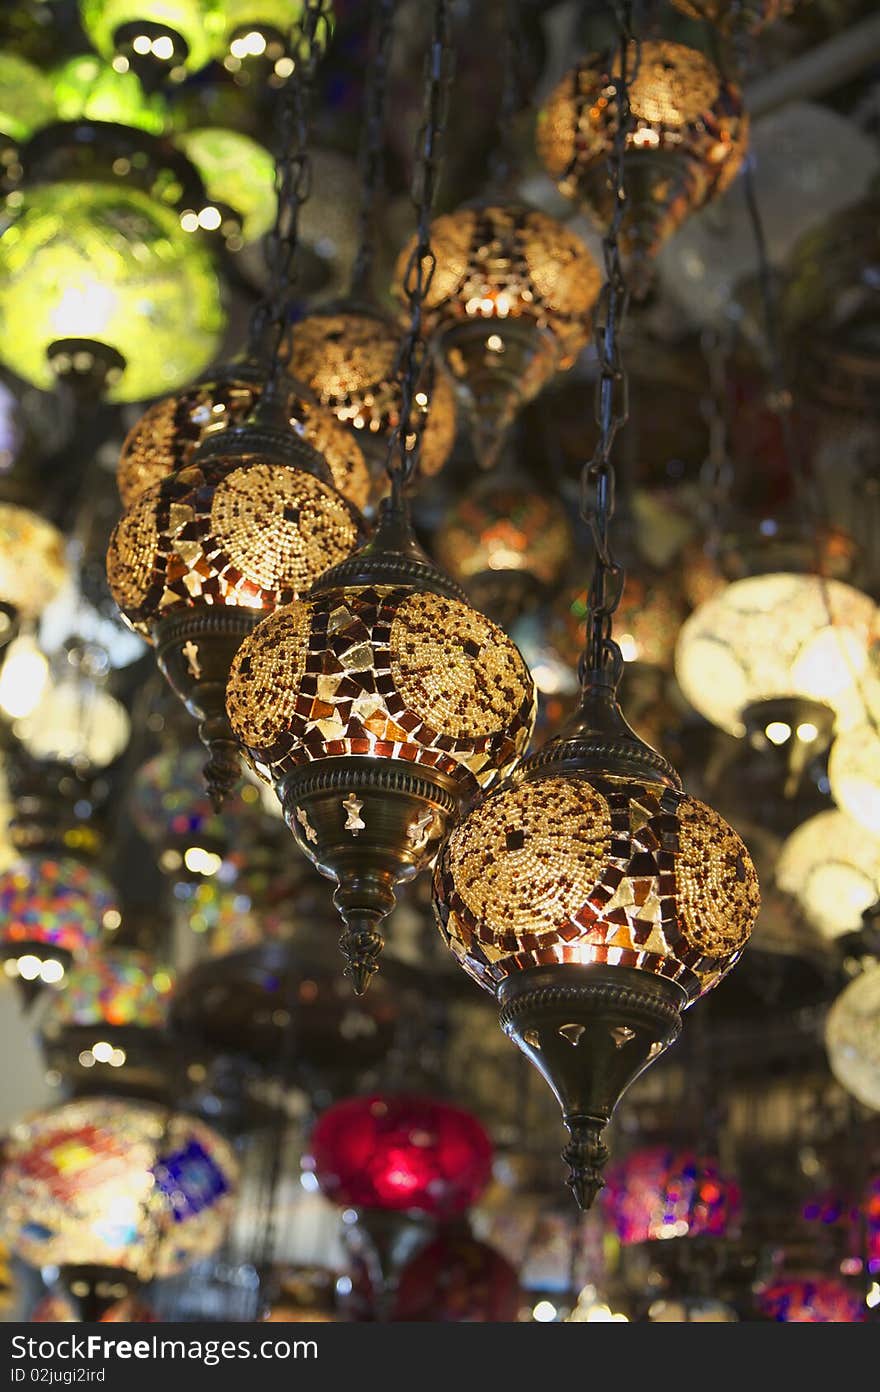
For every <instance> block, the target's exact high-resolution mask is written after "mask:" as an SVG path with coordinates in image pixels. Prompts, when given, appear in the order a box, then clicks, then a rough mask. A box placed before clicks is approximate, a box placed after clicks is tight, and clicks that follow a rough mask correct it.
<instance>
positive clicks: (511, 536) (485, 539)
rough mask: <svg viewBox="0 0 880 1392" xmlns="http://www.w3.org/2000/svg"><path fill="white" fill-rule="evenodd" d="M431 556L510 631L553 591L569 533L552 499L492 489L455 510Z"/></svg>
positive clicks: (470, 495) (567, 552) (472, 494)
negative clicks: (524, 612) (520, 617)
mask: <svg viewBox="0 0 880 1392" xmlns="http://www.w3.org/2000/svg"><path fill="white" fill-rule="evenodd" d="M434 549H435V553H436V556H437V560H438V561H439V562H440V564H441V565H442V566H443V568H444V570H446V571H447V572H448V574H450V575H451V576H452V578H453V579H454V580H457V581H458V582H459V583H460V584H461V585H463V586H464V588H465V589H466V590H467V593H468V595H469V596H470V598H471V599H472V600H473V602H474V604H476V605H477V607H478V608H479V609H482V610H483V611H484V612H485V613H487V614H489V615H490V616H491V617H492V618H493V619H495V620H496V621H497V622H498V623H501V624H504V625H505V626H509V625H510V624H512V623H514V622H515V621H516V619H517V618H518V617H519V615H521V614H522V612H523V611H524V610H526V609H529V608H532V607H534V606H535V605H538V604H540V603H541V601H542V600H543V599H546V598H547V596H548V595H549V594H551V593H552V592H553V590H554V589H555V588H556V586H557V585H558V583H559V581H560V579H561V576H562V573H563V571H564V569H565V566H566V564H567V563H568V560H569V558H570V556H571V549H572V532H571V525H570V523H569V520H568V516H567V514H566V512H565V509H564V508H563V506H562V504H561V503H559V502H558V500H557V499H555V498H553V497H551V496H550V495H548V494H544V493H539V492H537V491H536V490H534V489H529V488H525V487H517V486H509V485H504V484H501V483H499V484H494V483H493V484H492V485H491V486H490V487H488V488H487V487H486V486H485V485H483V486H480V487H478V488H475V489H469V490H468V492H467V493H465V494H464V496H463V497H462V498H461V499H460V500H459V501H458V502H457V503H455V504H454V505H453V507H452V508H451V509H450V511H449V512H448V513H447V515H446V517H445V518H444V519H443V521H442V522H441V524H440V527H439V528H438V531H437V535H436V539H435V543H434Z"/></svg>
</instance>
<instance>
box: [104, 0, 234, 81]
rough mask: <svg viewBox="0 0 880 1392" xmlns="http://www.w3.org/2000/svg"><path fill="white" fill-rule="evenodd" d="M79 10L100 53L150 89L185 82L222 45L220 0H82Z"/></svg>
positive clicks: (216, 55)
mask: <svg viewBox="0 0 880 1392" xmlns="http://www.w3.org/2000/svg"><path fill="white" fill-rule="evenodd" d="M79 11H80V22H81V24H82V27H83V29H84V30H85V32H86V34H87V35H88V37H89V39H90V40H91V42H92V43H93V44H94V46H95V48H96V49H97V50H98V52H99V53H100V54H101V57H102V58H105V59H106V60H107V62H108V63H112V64H113V66H114V67H115V68H116V70H117V72H123V73H125V72H128V71H129V69H131V70H132V71H133V72H134V73H136V74H137V76H138V77H139V78H140V80H141V82H142V83H143V84H144V86H145V87H147V88H148V89H149V88H155V87H157V86H159V85H160V84H161V83H163V82H165V81H167V80H169V79H170V80H171V81H172V82H182V81H183V79H184V78H185V77H186V76H187V74H188V73H196V72H199V71H200V69H202V68H204V67H205V66H206V65H207V64H208V63H210V62H211V60H212V59H213V58H216V57H218V56H219V54H220V52H221V51H222V35H223V27H224V14H223V11H224V4H223V3H222V0H80V4H79Z"/></svg>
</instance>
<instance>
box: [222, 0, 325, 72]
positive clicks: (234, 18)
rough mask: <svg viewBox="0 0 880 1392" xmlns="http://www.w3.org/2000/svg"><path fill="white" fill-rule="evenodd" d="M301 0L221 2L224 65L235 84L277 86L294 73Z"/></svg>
mask: <svg viewBox="0 0 880 1392" xmlns="http://www.w3.org/2000/svg"><path fill="white" fill-rule="evenodd" d="M304 8H305V6H304V3H303V0H223V3H222V6H221V9H222V45H221V47H222V49H223V50H224V54H223V66H224V67H225V68H226V70H227V71H228V72H231V73H234V74H235V78H236V81H237V82H239V83H241V82H242V80H244V81H245V82H254V83H255V84H256V83H260V84H262V83H267V84H268V85H269V86H270V87H280V86H281V84H282V83H284V82H286V81H287V79H288V78H289V77H290V76H291V75H292V74H293V73H294V72H295V70H296V64H297V59H298V58H299V57H300V56H301V53H300V50H299V45H298V44H297V36H298V33H299V29H298V25H299V23H300V22H301V20H302V15H303V10H304ZM332 26H333V18H332V10H328V28H327V31H326V33H325V34H322V35H321V39H322V42H323V43H324V44H325V45H326V44H327V43H328V42H329V40H330V36H331V34H332V32H333V27H332Z"/></svg>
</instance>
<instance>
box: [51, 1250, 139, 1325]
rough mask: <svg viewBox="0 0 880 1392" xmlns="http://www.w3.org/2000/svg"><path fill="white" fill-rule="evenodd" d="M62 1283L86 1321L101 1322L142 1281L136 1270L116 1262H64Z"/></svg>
mask: <svg viewBox="0 0 880 1392" xmlns="http://www.w3.org/2000/svg"><path fill="white" fill-rule="evenodd" d="M58 1284H59V1285H60V1287H61V1289H62V1290H63V1291H64V1294H65V1297H66V1298H67V1300H69V1302H70V1304H71V1305H72V1306H73V1308H74V1309H75V1311H76V1314H77V1317H78V1319H80V1320H81V1321H82V1323H83V1324H97V1323H98V1321H99V1320H100V1319H102V1318H103V1316H104V1315H106V1313H107V1311H108V1310H109V1309H110V1308H111V1307H112V1306H113V1305H115V1304H117V1302H118V1301H120V1300H125V1298H126V1296H129V1295H133V1294H134V1292H135V1291H136V1290H138V1289H139V1288H140V1285H141V1282H140V1280H139V1279H138V1277H137V1276H135V1274H134V1272H133V1271H126V1270H125V1269H124V1268H122V1267H116V1266H98V1265H91V1264H89V1265H83V1266H62V1267H59V1269H58Z"/></svg>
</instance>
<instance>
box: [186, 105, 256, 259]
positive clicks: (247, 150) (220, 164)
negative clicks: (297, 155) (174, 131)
mask: <svg viewBox="0 0 880 1392" xmlns="http://www.w3.org/2000/svg"><path fill="white" fill-rule="evenodd" d="M177 144H178V145H179V146H180V148H181V149H182V150H183V151H184V153H185V154H186V155H188V156H189V158H190V159H191V160H192V162H193V164H194V165H195V167H196V169H197V170H198V171H199V174H200V175H201V177H202V182H203V183H204V185H205V189H206V190H207V193H208V197H209V198H212V199H214V200H215V202H217V203H224V204H226V206H227V207H229V208H231V209H232V210H233V211H234V212H235V213H237V215H238V217H239V218H240V219H241V224H242V236H243V238H244V240H245V241H246V242H255V241H256V240H257V238H258V237H262V235H263V233H264V232H268V231H269V228H270V227H271V226H272V223H273V222H274V221H275V205H276V197H275V161H274V160H273V158H272V156H271V155H270V154H269V151H268V150H266V149H264V148H263V146H262V145H258V144H257V142H256V140H251V138H250V136H247V135H239V133H238V131H232V130H217V129H214V128H209V127H205V128H204V129H202V130H193V131H187V132H186V134H184V135H181V136H180V138H179V140H178V141H177Z"/></svg>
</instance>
